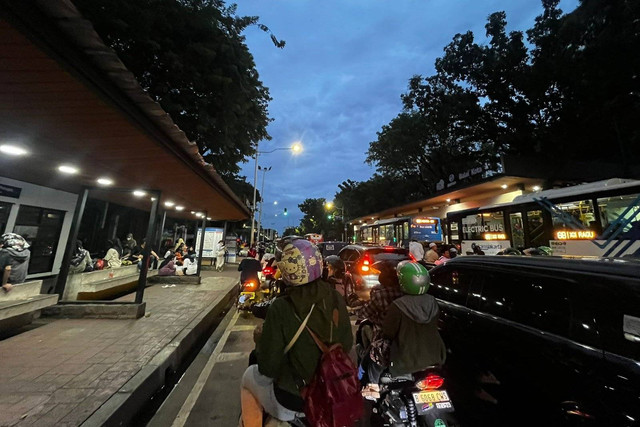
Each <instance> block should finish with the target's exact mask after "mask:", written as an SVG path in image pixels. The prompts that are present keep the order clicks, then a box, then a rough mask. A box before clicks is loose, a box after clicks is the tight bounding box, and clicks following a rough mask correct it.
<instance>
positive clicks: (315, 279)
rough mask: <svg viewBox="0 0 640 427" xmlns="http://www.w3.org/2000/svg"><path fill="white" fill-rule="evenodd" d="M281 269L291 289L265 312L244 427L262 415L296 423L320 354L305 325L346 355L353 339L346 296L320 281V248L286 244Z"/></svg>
mask: <svg viewBox="0 0 640 427" xmlns="http://www.w3.org/2000/svg"><path fill="white" fill-rule="evenodd" d="M283 243H284V246H283V248H282V252H281V254H279V256H280V260H279V262H278V270H279V271H280V272H281V274H282V278H283V280H284V282H286V283H287V284H288V285H290V286H289V287H288V288H287V290H286V296H284V297H282V298H277V299H275V300H274V301H273V303H272V304H271V307H270V308H269V310H268V311H267V318H266V319H265V322H264V324H263V328H262V336H261V337H260V339H259V343H258V347H257V359H258V364H257V365H253V366H250V367H249V368H248V369H247V370H246V371H245V373H244V375H243V377H242V390H241V402H242V420H241V425H244V426H245V427H261V426H262V422H263V420H262V414H263V411H265V412H267V413H268V414H270V415H271V416H273V417H275V418H277V419H279V420H282V421H293V420H294V419H295V418H296V417H298V416H299V415H300V412H301V411H302V410H303V405H304V401H303V399H302V397H301V392H300V389H301V386H302V385H304V384H308V383H309V382H310V381H311V378H312V376H313V374H314V372H315V370H316V367H317V366H318V363H319V361H320V357H321V352H320V350H319V348H318V346H317V345H316V343H315V342H314V340H313V338H312V337H311V335H310V334H309V333H308V332H306V331H304V330H303V331H302V333H301V334H300V335H299V337H298V339H297V341H295V344H294V345H293V346H292V347H291V348H290V351H288V352H287V353H286V354H285V348H287V347H288V345H289V343H291V342H293V339H294V336H295V335H296V332H297V331H298V328H299V327H300V324H301V323H302V320H301V319H305V318H306V317H307V316H309V320H308V323H307V326H308V327H309V328H310V329H311V330H312V331H313V332H314V333H315V334H317V335H318V336H319V337H320V339H321V340H322V341H323V342H325V343H330V344H334V343H339V344H341V345H342V347H343V348H344V350H345V351H346V352H348V351H349V350H350V349H351V345H352V341H353V337H352V335H351V323H350V321H349V315H348V313H347V309H346V306H345V302H344V298H342V297H341V296H340V294H339V293H338V292H336V291H335V290H333V289H332V287H331V285H329V284H328V283H326V282H325V281H323V280H321V275H322V257H321V255H320V252H319V251H318V248H317V247H316V246H315V245H314V244H312V243H311V242H309V241H307V240H304V239H289V240H286V241H284V242H283Z"/></svg>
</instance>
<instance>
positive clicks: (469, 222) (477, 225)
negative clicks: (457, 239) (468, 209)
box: [462, 214, 484, 240]
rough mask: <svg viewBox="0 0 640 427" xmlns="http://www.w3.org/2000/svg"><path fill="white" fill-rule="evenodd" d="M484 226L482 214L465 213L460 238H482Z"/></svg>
mask: <svg viewBox="0 0 640 427" xmlns="http://www.w3.org/2000/svg"><path fill="white" fill-rule="evenodd" d="M482 233H484V227H483V226H482V214H475V215H467V216H466V217H464V218H462V240H482Z"/></svg>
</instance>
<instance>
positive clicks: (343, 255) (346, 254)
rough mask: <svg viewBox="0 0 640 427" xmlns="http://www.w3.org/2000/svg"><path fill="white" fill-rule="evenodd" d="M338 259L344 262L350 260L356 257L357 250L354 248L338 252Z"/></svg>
mask: <svg viewBox="0 0 640 427" xmlns="http://www.w3.org/2000/svg"><path fill="white" fill-rule="evenodd" d="M339 255H340V259H342V260H343V261H346V262H352V261H355V260H357V259H358V255H359V254H358V251H356V250H355V249H345V250H343V251H341V252H340V254H339Z"/></svg>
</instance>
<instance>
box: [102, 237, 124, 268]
mask: <svg viewBox="0 0 640 427" xmlns="http://www.w3.org/2000/svg"><path fill="white" fill-rule="evenodd" d="M116 240H117V239H116ZM118 243H119V241H118V242H116V241H115V240H109V241H107V244H108V245H109V249H108V250H107V254H106V255H105V256H104V262H105V264H106V265H105V268H119V267H120V266H122V261H121V260H120V251H119V250H118V249H119V245H118Z"/></svg>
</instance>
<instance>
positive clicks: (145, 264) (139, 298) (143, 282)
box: [136, 191, 160, 304]
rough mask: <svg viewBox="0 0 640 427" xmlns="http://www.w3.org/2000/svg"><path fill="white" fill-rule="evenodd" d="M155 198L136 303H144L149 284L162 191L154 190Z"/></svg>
mask: <svg viewBox="0 0 640 427" xmlns="http://www.w3.org/2000/svg"><path fill="white" fill-rule="evenodd" d="M154 193H155V200H154V201H153V203H152V204H151V213H150V214H149V225H148V226H147V237H146V241H147V244H146V245H145V246H144V249H143V251H142V266H141V268H140V275H139V276H138V288H137V289H136V303H137V304H142V298H143V297H144V288H145V286H146V285H147V272H148V271H149V258H150V254H151V242H152V241H153V235H154V233H155V229H156V218H157V216H158V205H159V204H160V191H157V192H154Z"/></svg>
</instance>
